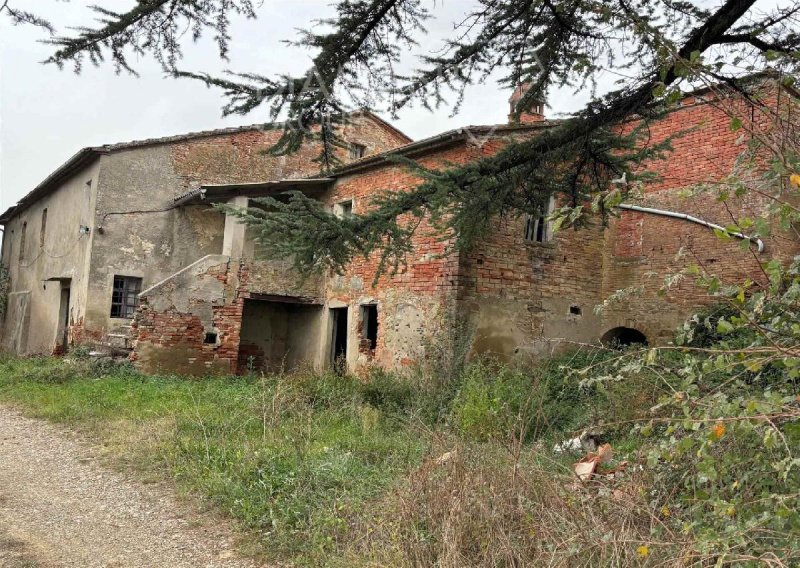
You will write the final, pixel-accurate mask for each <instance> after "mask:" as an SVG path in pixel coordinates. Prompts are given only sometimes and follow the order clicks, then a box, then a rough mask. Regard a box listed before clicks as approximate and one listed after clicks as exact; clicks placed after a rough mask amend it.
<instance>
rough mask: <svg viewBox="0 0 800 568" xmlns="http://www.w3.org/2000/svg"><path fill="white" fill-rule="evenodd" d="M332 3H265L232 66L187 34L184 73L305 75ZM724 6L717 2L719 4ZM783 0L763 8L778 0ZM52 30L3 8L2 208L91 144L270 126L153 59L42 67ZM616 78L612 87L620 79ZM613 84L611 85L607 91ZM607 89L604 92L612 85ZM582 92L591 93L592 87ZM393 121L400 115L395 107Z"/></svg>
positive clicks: (60, 19)
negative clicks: (122, 64)
mask: <svg viewBox="0 0 800 568" xmlns="http://www.w3.org/2000/svg"><path fill="white" fill-rule="evenodd" d="M12 1H13V2H14V3H15V5H16V6H17V7H20V8H24V9H28V10H32V11H34V12H36V13H38V14H40V15H42V16H44V17H45V18H46V19H48V20H50V21H51V23H53V24H54V25H55V26H56V28H57V31H58V32H62V33H65V34H66V33H68V29H67V28H68V27H69V26H75V25H89V23H90V22H91V15H90V14H89V12H88V10H87V8H86V6H87V5H89V4H93V3H102V4H103V6H104V7H107V8H109V9H112V10H116V11H124V10H126V9H127V8H129V7H130V6H132V5H133V3H134V1H133V0H102V2H100V0H71V1H70V0H35V1H34V0H12ZM331 1H332V0H262V3H261V7H260V8H259V9H258V15H259V17H258V19H257V20H245V19H239V20H236V21H234V22H233V23H232V26H231V29H230V33H231V35H232V36H233V41H232V42H231V49H230V54H229V58H230V61H229V62H224V61H220V60H219V58H218V56H217V52H216V46H215V45H214V43H213V41H212V38H211V35H208V36H207V37H204V38H203V39H202V40H201V42H200V43H199V44H191V42H188V41H187V44H188V45H186V46H185V49H184V53H185V55H186V57H185V59H184V60H183V62H182V63H181V64H180V67H181V68H182V69H186V70H192V71H207V72H209V73H211V74H215V73H216V74H220V73H219V72H220V71H222V70H223V69H232V70H234V71H248V72H255V73H259V74H262V75H266V76H272V75H276V74H279V73H283V72H287V73H288V72H291V73H295V74H296V73H300V72H303V71H305V70H306V69H307V68H308V67H309V63H310V58H311V53H309V52H308V51H306V50H303V49H301V48H297V47H289V46H286V45H284V44H283V43H282V41H283V40H287V39H295V38H296V34H295V31H294V30H295V29H296V28H300V27H308V26H309V25H310V23H311V21H312V20H314V19H317V18H323V17H326V16H329V15H331V12H332V10H331V8H330V6H329V4H330V3H331ZM473 3H474V0H432V2H430V4H431V5H433V6H434V8H433V15H434V16H435V18H436V19H435V20H431V21H429V22H428V24H427V28H428V30H429V32H430V33H429V35H428V36H427V38H423V40H422V42H421V43H422V45H421V47H420V52H421V53H425V52H428V53H430V52H431V51H433V50H435V49H436V48H438V47H439V46H440V42H439V38H441V37H443V36H444V35H446V34H447V33H448V31H450V30H451V29H452V22H454V21H457V20H459V19H461V18H460V17H463V14H464V12H465V10H467V9H468V8H469V7H470V5H471V4H473ZM710 3H712V4H713V3H714V2H710ZM775 3H777V2H776V0H762V2H759V4H767V5H774V4H775ZM46 37H47V35H46V33H45V32H43V31H42V30H39V29H36V28H33V27H31V26H19V27H15V26H12V25H10V23H9V22H8V18H7V17H6V16H5V15H4V14H3V15H0V211H2V210H5V209H6V208H7V207H9V206H11V205H13V204H14V203H15V202H16V201H17V200H18V199H19V198H20V197H22V196H23V195H25V194H26V193H27V192H28V191H30V190H31V189H33V187H34V186H36V185H37V184H38V183H39V182H41V181H42V180H43V179H44V178H45V177H47V175H48V174H49V173H50V172H52V171H53V170H54V169H55V168H57V167H58V166H59V165H61V164H62V163H63V162H64V161H66V160H67V159H68V158H69V157H70V156H71V155H72V154H74V153H75V152H76V151H78V150H79V149H80V148H82V147H84V146H93V145H101V144H107V143H113V142H123V141H127V140H135V139H141V138H151V137H157V136H166V135H171V134H180V133H183V132H190V131H196V130H207V129H213V128H220V127H226V126H237V125H243V124H252V123H257V122H263V121H265V120H267V119H268V117H267V116H266V110H263V111H260V110H256V111H254V112H253V113H251V114H250V115H248V116H238V115H237V116H232V117H227V118H222V117H221V111H220V109H221V107H222V104H223V103H224V99H223V97H222V95H221V92H220V91H218V90H213V89H207V88H206V87H205V86H203V85H202V84H200V83H199V82H196V81H192V80H188V79H180V80H176V79H171V78H166V77H165V76H164V73H163V72H162V70H161V68H160V67H159V66H158V64H156V63H155V62H153V61H152V60H150V59H143V60H141V61H139V62H138V63H136V60H135V59H131V61H132V62H134V63H135V64H134V67H135V68H136V70H137V71H138V72H139V73H140V76H139V77H138V78H137V77H134V76H131V75H128V74H124V73H123V74H121V75H115V73H114V69H113V67H112V65H110V64H103V65H101V66H100V67H97V68H95V67H93V66H92V65H91V64H88V63H87V64H86V65H85V67H84V70H83V72H82V74H81V75H75V74H74V73H73V72H72V70H71V69H69V68H65V69H64V70H63V71H60V70H59V69H58V68H57V67H55V66H52V65H41V64H40V63H39V62H40V61H42V60H44V59H45V58H46V57H47V56H49V55H50V54H51V53H52V51H53V50H52V48H51V47H50V46H47V45H44V44H42V43H40V42H39V41H38V40H41V39H46ZM613 79H614V77H613V76H608V80H607V81H605V83H606V85H605V86H608V85H610V84H611V82H612V81H613ZM602 86H603V85H601V87H602ZM601 90H602V88H601ZM509 94H510V93H509V92H508V91H506V90H503V89H501V88H500V87H499V86H498V85H497V84H496V83H494V82H493V81H492V82H487V83H486V84H483V85H475V86H473V87H471V88H470V89H469V90H468V92H467V98H466V100H465V102H464V104H463V106H462V108H461V111H460V113H459V114H458V115H457V116H455V117H451V116H450V109H447V108H442V109H440V110H439V111H436V112H433V113H431V112H429V111H427V110H425V109H423V108H421V107H419V106H417V107H416V108H407V109H405V110H404V111H403V112H402V113H401V115H400V118H399V120H397V121H392V122H393V123H394V124H395V125H396V126H397V127H398V128H400V129H401V130H402V131H404V132H405V133H406V134H408V135H409V136H411V137H412V138H414V139H420V138H424V137H426V136H431V135H433V134H436V133H438V132H442V131H445V130H448V129H451V128H456V127H459V126H464V125H469V124H494V123H501V122H505V121H506V116H507V113H508V102H507V101H508V96H509ZM582 95H583V93H582ZM586 98H587V97H586V96H579V97H577V96H575V95H573V94H572V93H571V92H556V93H551V94H550V100H549V101H548V102H549V108H548V109H547V114H548V115H549V116H553V115H555V114H556V113H559V112H566V111H572V110H576V109H578V108H580V107H581V106H582V105H583V104H584V103H585V101H586ZM384 118H386V119H389V117H388V116H386V115H384Z"/></svg>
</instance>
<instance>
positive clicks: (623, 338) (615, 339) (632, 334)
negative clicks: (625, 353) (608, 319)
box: [600, 326, 650, 347]
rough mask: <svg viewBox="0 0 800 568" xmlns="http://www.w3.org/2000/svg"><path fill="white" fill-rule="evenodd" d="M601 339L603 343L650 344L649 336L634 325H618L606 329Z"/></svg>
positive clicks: (611, 344) (621, 344)
mask: <svg viewBox="0 0 800 568" xmlns="http://www.w3.org/2000/svg"><path fill="white" fill-rule="evenodd" d="M600 341H601V343H602V344H603V345H608V346H619V347H628V346H631V345H645V346H646V345H649V343H650V342H649V341H648V340H647V336H646V335H645V334H644V333H642V332H641V331H639V330H638V329H635V328H633V327H625V326H618V327H612V328H611V329H609V330H608V331H606V332H605V333H604V334H603V335H602V336H601V337H600Z"/></svg>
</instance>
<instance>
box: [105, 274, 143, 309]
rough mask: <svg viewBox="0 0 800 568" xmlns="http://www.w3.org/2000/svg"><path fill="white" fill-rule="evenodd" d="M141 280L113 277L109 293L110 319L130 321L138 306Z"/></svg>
mask: <svg viewBox="0 0 800 568" xmlns="http://www.w3.org/2000/svg"><path fill="white" fill-rule="evenodd" d="M141 291H142V279H141V278H133V277H131V276H114V288H113V290H112V292H111V317H112V318H126V319H130V318H132V317H133V314H134V313H135V312H136V308H137V306H138V305H139V292H141Z"/></svg>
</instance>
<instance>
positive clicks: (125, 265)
mask: <svg viewBox="0 0 800 568" xmlns="http://www.w3.org/2000/svg"><path fill="white" fill-rule="evenodd" d="M280 134H281V131H280V130H276V129H272V130H258V129H253V130H244V131H237V132H233V133H223V134H215V135H208V136H200V137H193V138H189V139H185V140H182V141H171V142H163V143H155V144H145V145H142V146H139V147H133V148H127V149H117V150H114V151H112V152H111V153H110V154H109V155H107V156H104V157H103V158H102V160H101V163H102V168H101V171H100V189H99V194H98V199H97V207H96V216H95V226H96V227H102V229H103V233H102V234H97V235H96V236H95V239H96V244H95V246H94V249H93V251H92V263H91V277H90V281H91V290H90V298H91V299H92V301H91V302H90V305H89V306H88V308H87V314H86V319H85V321H80V322H78V324H77V326H78V328H79V329H80V334H79V335H80V336H81V337H83V338H84V339H86V340H87V341H100V340H103V339H104V338H105V337H106V336H107V334H108V333H113V332H121V333H125V332H126V330H127V327H128V326H129V324H130V320H127V319H117V318H111V317H110V308H111V290H112V283H113V278H114V275H124V276H132V277H137V278H142V280H143V287H144V288H147V287H148V286H151V285H152V284H154V283H155V282H158V281H160V280H161V279H163V278H166V277H168V276H169V275H170V274H174V273H175V272H177V271H179V270H180V269H182V268H184V267H185V266H187V265H189V264H191V263H192V262H194V261H195V260H197V259H199V258H202V257H203V256H205V255H208V254H218V253H221V252H222V241H223V227H224V215H223V214H222V213H219V212H217V211H215V210H213V209H212V208H211V207H209V206H193V207H180V208H170V206H171V205H172V200H173V198H175V197H176V196H178V195H180V194H181V193H183V192H185V191H187V190H188V189H189V188H190V187H193V186H196V185H198V184H213V183H246V182H256V181H265V180H277V179H281V178H287V177H306V176H309V175H314V173H315V172H317V171H319V164H317V163H315V162H314V161H313V160H314V158H316V157H317V155H318V152H319V150H318V147H317V145H316V144H309V145H307V146H306V147H304V148H302V149H301V150H300V151H299V152H297V153H295V154H293V155H291V156H271V155H269V154H268V150H269V149H270V148H271V147H272V145H273V144H274V143H275V142H276V141H277V140H278V138H279V137H280ZM343 135H344V137H345V138H347V139H352V141H354V142H358V143H360V144H364V145H365V146H366V147H367V151H368V152H381V151H384V150H387V149H390V148H393V147H396V146H398V145H400V144H403V143H405V142H406V139H405V138H404V137H402V136H401V135H400V134H398V133H397V132H395V131H393V130H391V129H390V128H387V127H386V126H385V125H382V124H380V123H379V122H377V121H375V120H373V119H372V118H370V117H369V116H366V115H363V116H361V115H359V116H355V117H354V118H353V119H352V121H351V123H349V124H348V125H347V126H346V127H345V129H344V131H343ZM341 153H342V156H341V158H342V159H343V160H344V161H346V160H347V159H348V156H347V155H346V151H345V150H341ZM160 209H163V210H164V211H158V210H160ZM119 212H129V213H128V214H125V215H118V214H114V215H109V213H119ZM237 260H238V259H237ZM282 268H283V267H277V268H275V267H269V266H267V265H266V264H265V263H260V264H259V263H256V264H255V266H254V271H253V274H254V280H253V282H254V283H255V285H256V286H257V287H259V286H260V287H261V288H275V286H273V285H272V284H271V283H267V281H266V280H267V278H273V277H274V276H275V275H277V274H283V273H284V271H283V270H282ZM284 280H285V279H284ZM259 282H261V283H262V284H259ZM311 287H313V284H312V283H309V285H308V286H307V289H308V288H311ZM76 335H78V334H77V333H76Z"/></svg>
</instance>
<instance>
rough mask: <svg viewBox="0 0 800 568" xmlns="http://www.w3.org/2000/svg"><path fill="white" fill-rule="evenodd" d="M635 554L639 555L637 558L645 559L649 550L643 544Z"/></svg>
mask: <svg viewBox="0 0 800 568" xmlns="http://www.w3.org/2000/svg"><path fill="white" fill-rule="evenodd" d="M636 554H638V555H639V558H647V557H648V556H649V555H650V549H649V548H648V547H647V546H645V545H644V544H643V545H642V546H640V547H639V548H637V549H636Z"/></svg>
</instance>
